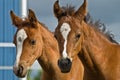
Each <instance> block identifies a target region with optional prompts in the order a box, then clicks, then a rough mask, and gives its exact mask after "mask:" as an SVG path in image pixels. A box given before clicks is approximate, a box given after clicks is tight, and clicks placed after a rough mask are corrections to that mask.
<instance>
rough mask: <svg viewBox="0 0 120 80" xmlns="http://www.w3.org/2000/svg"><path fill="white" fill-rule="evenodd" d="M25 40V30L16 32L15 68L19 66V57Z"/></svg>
mask: <svg viewBox="0 0 120 80" xmlns="http://www.w3.org/2000/svg"><path fill="white" fill-rule="evenodd" d="M26 38H27V34H26V32H25V30H24V29H20V30H19V31H18V32H17V37H16V40H17V56H16V63H15V66H18V64H19V60H20V56H21V54H22V47H23V42H24V40H25V39H26Z"/></svg>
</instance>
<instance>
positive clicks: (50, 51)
mask: <svg viewBox="0 0 120 80" xmlns="http://www.w3.org/2000/svg"><path fill="white" fill-rule="evenodd" d="M40 32H41V36H42V39H43V49H42V55H41V57H39V58H38V62H39V63H40V65H41V66H42V68H43V70H44V71H47V72H48V73H53V72H55V70H56V69H58V68H57V60H58V58H59V53H58V52H59V49H58V44H57V41H56V39H55V38H54V36H53V34H52V33H51V32H50V31H49V30H47V29H46V28H45V27H40ZM51 75H52V74H51Z"/></svg>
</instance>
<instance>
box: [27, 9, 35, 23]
mask: <svg viewBox="0 0 120 80" xmlns="http://www.w3.org/2000/svg"><path fill="white" fill-rule="evenodd" d="M28 19H29V20H30V22H32V23H36V22H37V18H36V16H35V13H34V12H33V11H32V10H31V9H29V14H28Z"/></svg>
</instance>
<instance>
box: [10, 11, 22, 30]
mask: <svg viewBox="0 0 120 80" xmlns="http://www.w3.org/2000/svg"><path fill="white" fill-rule="evenodd" d="M10 16H11V20H12V23H13V25H15V26H16V27H17V28H18V24H19V23H21V22H22V19H21V18H20V17H18V16H16V15H15V14H14V12H13V11H12V10H11V11H10Z"/></svg>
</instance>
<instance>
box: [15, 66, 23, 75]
mask: <svg viewBox="0 0 120 80" xmlns="http://www.w3.org/2000/svg"><path fill="white" fill-rule="evenodd" d="M23 69H24V68H23V66H19V68H18V71H17V73H18V74H22V73H23Z"/></svg>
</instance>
